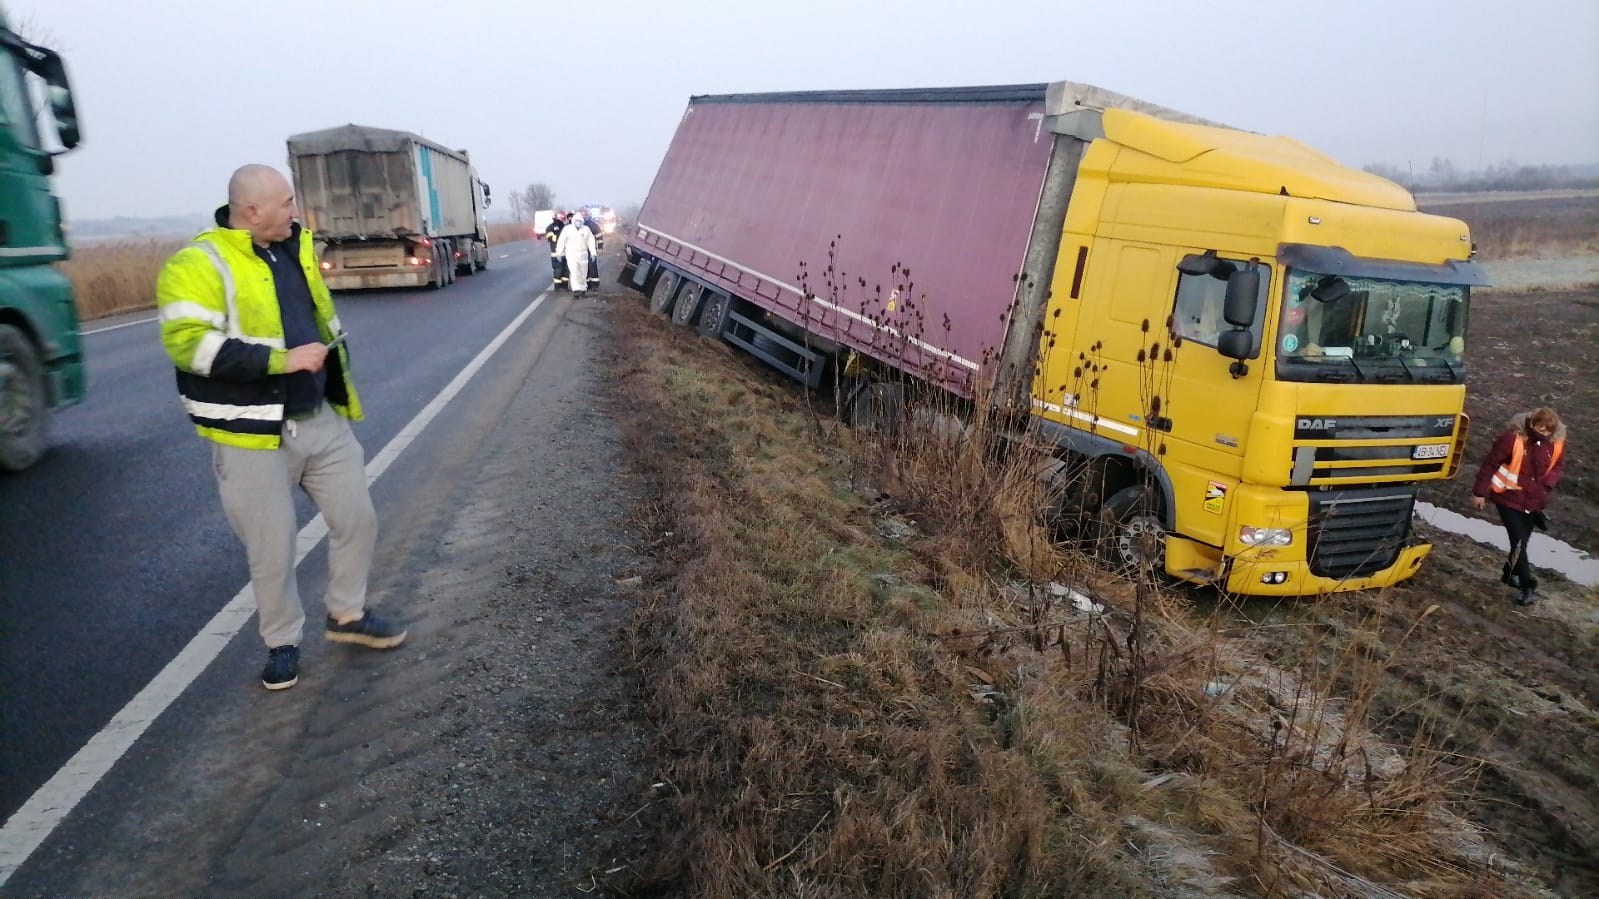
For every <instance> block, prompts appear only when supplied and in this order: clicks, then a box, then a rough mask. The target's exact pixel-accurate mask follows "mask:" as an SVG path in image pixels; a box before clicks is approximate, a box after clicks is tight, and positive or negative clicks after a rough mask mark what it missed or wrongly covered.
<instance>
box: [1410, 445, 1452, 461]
mask: <svg viewBox="0 0 1599 899" xmlns="http://www.w3.org/2000/svg"><path fill="white" fill-rule="evenodd" d="M1448 456H1449V444H1447V443H1426V444H1422V445H1421V446H1418V447H1416V450H1415V452H1412V453H1411V454H1410V458H1412V459H1443V458H1447V457H1448Z"/></svg>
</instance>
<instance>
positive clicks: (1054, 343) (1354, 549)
mask: <svg viewBox="0 0 1599 899" xmlns="http://www.w3.org/2000/svg"><path fill="white" fill-rule="evenodd" d="M1092 118H1093V121H1092V123H1091V127H1096V128H1097V129H1100V130H1102V132H1103V137H1102V138H1100V139H1095V140H1092V142H1091V143H1089V144H1088V146H1087V148H1086V149H1085V150H1084V151H1083V154H1082V161H1081V164H1080V166H1079V168H1078V172H1077V180H1076V184H1075V186H1074V188H1073V190H1072V194H1071V201H1070V205H1069V207H1068V210H1067V214H1066V219H1065V229H1064V234H1063V238H1062V242H1061V247H1060V254H1059V261H1058V263H1057V264H1056V266H1055V271H1054V281H1053V290H1052V291H1051V294H1050V300H1049V304H1048V308H1047V309H1046V311H1045V315H1044V328H1045V331H1044V336H1043V338H1042V346H1041V347H1040V349H1039V357H1038V358H1039V363H1040V364H1039V365H1038V367H1037V372H1038V374H1037V377H1036V379H1035V380H1034V384H1033V404H1034V407H1035V409H1036V410H1037V412H1038V414H1039V415H1041V416H1042V417H1043V418H1044V419H1045V421H1046V422H1049V423H1052V424H1053V425H1055V426H1057V428H1056V429H1054V430H1056V436H1057V437H1061V438H1063V442H1066V443H1068V444H1075V445H1077V446H1079V447H1080V448H1081V449H1083V450H1084V451H1086V454H1087V455H1088V456H1090V457H1095V458H1102V459H1103V458H1107V454H1106V453H1105V452H1104V451H1103V442H1105V441H1109V442H1116V443H1120V444H1122V445H1123V447H1122V448H1123V452H1122V453H1121V454H1120V455H1122V456H1124V457H1127V458H1131V459H1134V460H1137V461H1139V462H1140V463H1141V464H1140V465H1139V466H1136V467H1140V468H1142V469H1143V471H1144V472H1145V473H1146V474H1147V475H1148V477H1146V478H1144V479H1143V480H1144V482H1145V484H1146V487H1145V491H1144V492H1145V494H1148V495H1139V494H1138V492H1137V488H1135V487H1133V482H1134V481H1135V480H1139V478H1138V477H1136V475H1137V472H1136V471H1135V470H1129V469H1125V468H1124V469H1123V470H1121V471H1119V472H1117V471H1114V470H1113V471H1112V472H1111V474H1110V480H1109V483H1108V484H1106V485H1105V486H1104V487H1103V489H1104V491H1105V493H1106V505H1107V506H1108V507H1110V511H1111V513H1112V514H1113V515H1115V516H1116V517H1118V518H1119V519H1121V521H1122V523H1123V526H1124V527H1125V528H1127V529H1128V531H1127V532H1126V533H1125V534H1124V537H1125V538H1126V539H1127V540H1128V541H1129V543H1128V546H1129V548H1130V549H1134V548H1136V544H1135V543H1134V541H1136V540H1138V539H1140V538H1142V539H1144V540H1145V543H1144V546H1145V549H1144V550H1143V551H1144V552H1146V553H1147V552H1149V551H1150V550H1149V547H1150V545H1151V542H1153V544H1154V546H1155V547H1156V549H1155V550H1154V551H1155V553H1156V555H1155V558H1154V559H1152V560H1151V561H1156V562H1158V563H1159V564H1160V565H1161V566H1162V567H1163V568H1164V570H1165V571H1166V572H1167V573H1169V574H1171V575H1173V576H1175V577H1178V578H1183V579H1187V580H1193V581H1201V582H1210V583H1215V584H1216V585H1217V586H1219V587H1222V588H1224V589H1226V590H1228V591H1230V592H1235V593H1244V594H1282V595H1305V594H1315V593H1321V592H1326V591H1332V590H1347V589H1361V588H1366V587H1381V586H1386V585H1389V584H1393V583H1395V582H1397V581H1400V580H1403V579H1404V578H1406V577H1409V576H1410V575H1412V574H1414V573H1415V571H1416V569H1417V567H1418V566H1419V565H1420V563H1421V561H1422V559H1423V558H1425V557H1426V555H1427V553H1428V552H1429V551H1430V549H1431V547H1430V546H1429V545H1428V544H1425V543H1420V542H1416V541H1414V540H1412V539H1411V534H1410V522H1411V514H1412V507H1413V504H1414V501H1415V495H1416V484H1417V483H1418V482H1420V481H1424V480H1431V479H1438V478H1446V477H1449V476H1450V475H1452V474H1453V472H1454V469H1455V467H1456V466H1457V465H1458V463H1459V453H1460V449H1461V447H1462V445H1463V439H1464V433H1465V425H1466V420H1465V417H1464V415H1463V414H1462V408H1463V403H1464V399H1465V386H1464V379H1465V367H1464V358H1463V357H1464V351H1465V335H1466V312H1467V303H1468V294H1469V288H1470V286H1471V285H1474V284H1480V283H1483V278H1482V272H1481V270H1480V267H1479V266H1477V265H1476V264H1475V263H1473V262H1471V261H1470V258H1471V255H1472V245H1471V239H1470V236H1469V234H1468V232H1467V228H1466V226H1465V225H1464V223H1462V222H1459V221H1456V220H1454V219H1448V218H1442V217H1438V216H1432V215H1425V214H1421V213H1418V212H1417V211H1416V206H1415V201H1414V199H1413V198H1412V197H1411V196H1410V194H1409V193H1408V192H1406V191H1405V190H1403V189H1402V188H1400V187H1398V186H1397V185H1394V184H1392V183H1391V182H1388V181H1385V180H1383V179H1381V178H1378V177H1376V176H1373V175H1369V174H1366V173H1364V172H1360V171H1356V170H1353V169H1349V168H1346V167H1344V166H1341V165H1339V164H1337V163H1336V162H1334V161H1332V160H1331V159H1328V158H1327V157H1325V156H1323V155H1321V154H1319V153H1317V152H1315V151H1313V150H1311V149H1309V148H1307V147H1305V146H1303V145H1301V144H1298V143H1296V142H1294V141H1292V140H1289V139H1287V138H1282V137H1267V136H1263V135H1259V134H1252V133H1247V132H1241V131H1235V130H1231V129H1226V128H1219V127H1210V126H1206V125H1198V124H1191V123H1185V122H1173V121H1165V120H1162V119H1159V118H1156V117H1154V116H1151V115H1145V114H1141V113H1138V112H1133V111H1128V110H1122V109H1105V110H1103V111H1102V112H1096V113H1095V114H1094V116H1093V117H1092ZM1079 127H1081V123H1079ZM1251 271H1252V272H1253V273H1254V276H1253V277H1250V276H1248V275H1247V274H1245V273H1248V272H1251ZM1229 294H1232V296H1231V297H1229ZM1229 300H1230V301H1231V302H1230V303H1229ZM1229 305H1231V307H1232V308H1229ZM1059 428H1069V429H1072V430H1073V431H1076V432H1083V431H1087V432H1088V434H1089V436H1090V437H1092V438H1096V439H1089V440H1085V439H1082V438H1081V437H1077V438H1074V437H1073V436H1071V435H1062V434H1060V433H1059ZM1096 443H1097V444H1100V447H1099V448H1098V449H1096V447H1095V444H1096ZM1117 455H1118V454H1116V453H1114V452H1112V453H1110V454H1109V457H1115V456H1117ZM1129 488H1132V490H1133V492H1130V493H1127V494H1126V495H1125V496H1124V498H1123V499H1122V500H1121V501H1119V502H1117V501H1115V497H1114V494H1116V493H1118V492H1121V491H1123V490H1128V489H1129Z"/></svg>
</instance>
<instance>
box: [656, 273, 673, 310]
mask: <svg viewBox="0 0 1599 899" xmlns="http://www.w3.org/2000/svg"><path fill="white" fill-rule="evenodd" d="M678 280H679V279H678V277H677V275H675V274H673V273H672V272H661V274H660V276H659V277H657V278H656V279H655V288H654V289H653V290H651V291H650V311H651V312H658V313H660V314H661V315H671V314H672V300H673V299H674V298H675V297H676V294H677V285H678Z"/></svg>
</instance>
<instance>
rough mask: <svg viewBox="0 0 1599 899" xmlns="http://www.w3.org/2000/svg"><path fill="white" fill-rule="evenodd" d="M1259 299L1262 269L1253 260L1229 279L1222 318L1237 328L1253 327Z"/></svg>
mask: <svg viewBox="0 0 1599 899" xmlns="http://www.w3.org/2000/svg"><path fill="white" fill-rule="evenodd" d="M1259 298H1260V268H1259V267H1258V266H1257V265H1256V263H1255V260H1253V259H1251V260H1249V265H1247V266H1246V267H1244V268H1241V269H1239V270H1238V271H1235V272H1233V273H1232V274H1231V275H1229V276H1228V277H1227V297H1226V299H1225V300H1224V301H1223V303H1222V313H1221V316H1222V318H1224V319H1226V320H1227V324H1229V325H1232V326H1234V327H1237V328H1248V327H1251V326H1253V325H1254V324H1255V303H1256V301H1257V300H1258V299H1259ZM1228 355H1229V356H1230V355H1232V354H1231V353H1228ZM1234 358H1237V357H1234Z"/></svg>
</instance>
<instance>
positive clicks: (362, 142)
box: [289, 123, 471, 162]
mask: <svg viewBox="0 0 1599 899" xmlns="http://www.w3.org/2000/svg"><path fill="white" fill-rule="evenodd" d="M412 144H421V145H422V146H424V147H430V148H432V149H433V150H436V151H437V152H440V153H443V154H445V155H446V156H453V157H455V158H456V159H459V160H461V161H462V162H471V159H470V158H469V157H468V155H467V152H466V151H465V150H452V149H450V148H449V147H445V146H442V145H440V144H436V143H434V142H433V141H430V140H428V139H427V138H425V137H422V136H420V135H416V134H412V133H411V132H409V131H394V130H392V129H389V128H373V127H371V126H369V125H356V124H353V123H352V124H349V125H340V126H338V127H337V128H324V129H323V130H321V131H307V132H305V133H304V134H296V135H293V136H292V137H290V138H289V154H290V155H291V156H301V155H316V154H321V153H337V152H340V151H343V150H364V151H367V152H369V153H395V152H403V151H406V150H409V149H410V147H411V145H412Z"/></svg>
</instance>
